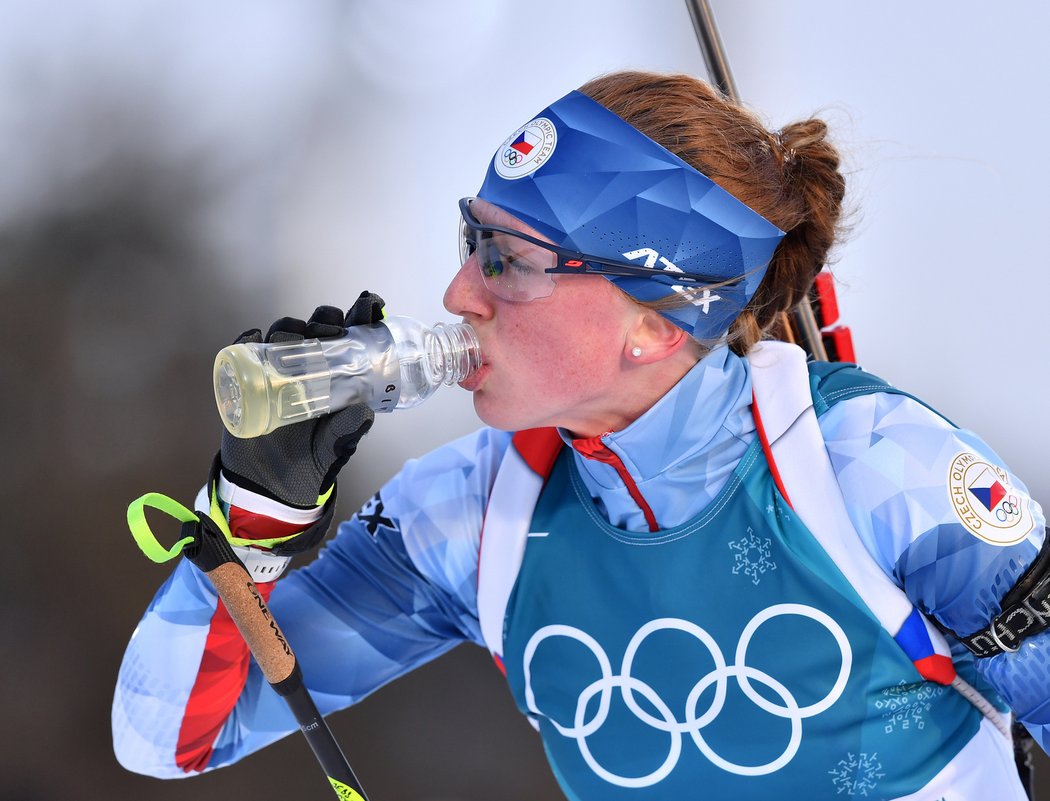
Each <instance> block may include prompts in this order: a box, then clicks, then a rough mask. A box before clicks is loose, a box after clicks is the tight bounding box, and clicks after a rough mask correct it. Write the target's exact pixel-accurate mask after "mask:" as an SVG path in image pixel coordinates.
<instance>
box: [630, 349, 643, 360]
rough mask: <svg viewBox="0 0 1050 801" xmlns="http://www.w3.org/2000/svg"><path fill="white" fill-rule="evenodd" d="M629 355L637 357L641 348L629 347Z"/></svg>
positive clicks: (640, 352) (640, 353)
mask: <svg viewBox="0 0 1050 801" xmlns="http://www.w3.org/2000/svg"><path fill="white" fill-rule="evenodd" d="M631 355H632V356H634V357H635V358H636V359H637V358H638V357H639V356H641V355H642V349H641V348H631Z"/></svg>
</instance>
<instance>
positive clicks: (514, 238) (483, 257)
mask: <svg viewBox="0 0 1050 801" xmlns="http://www.w3.org/2000/svg"><path fill="white" fill-rule="evenodd" d="M474 200H476V198H472V197H465V198H463V199H462V200H460V201H459V213H460V215H461V217H462V220H461V222H460V227H459V259H460V265H463V264H466V262H467V259H469V258H470V257H471V256H476V257H477V261H478V269H480V270H481V278H482V280H483V281H484V283H485V287H486V288H487V289H488V290H489V291H490V292H491V293H492V294H494V295H496V297H499V298H502V299H503V300H510V301H517V302H524V301H529V300H536V299H537V298H547V297H550V296H551V294H552V293H553V292H554V287H555V284H554V279H553V277H552V276H554V275H585V274H592V275H617V276H622V277H628V278H657V277H659V278H662V279H663V280H664V281H666V280H667V279H668V272H669V271H668V270H664V269H660V268H658V267H642V266H640V265H637V264H625V263H623V262H619V261H611V260H609V259H603V258H600V257H598V256H589V255H587V254H584V253H577V252H576V251H573V250H567V249H566V248H561V247H558V246H557V245H552V244H551V243H549V242H544V241H543V240H541V239H537V238H535V237H532V236H529V235H528V234H523V233H522V232H521V231H515V230H514V229H512V228H504V227H502V226H499V225H484V224H482V223H481V222H479V221H478V219H477V217H475V216H474V213H473V211H471V208H470V206H471V203H473V202H474ZM673 275H674V283H675V284H683V285H688V286H696V287H703V286H726V285H727V284H730V283H735V282H736V281H738V280H740V279H733V280H731V281H726V280H725V279H722V278H712V277H710V276H704V275H694V274H691V273H683V272H679V271H674V272H673Z"/></svg>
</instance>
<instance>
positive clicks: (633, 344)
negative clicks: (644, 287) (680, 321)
mask: <svg viewBox="0 0 1050 801" xmlns="http://www.w3.org/2000/svg"><path fill="white" fill-rule="evenodd" d="M688 342H689V335H688V334H686V332H685V331H683V330H682V329H681V328H679V327H678V326H677V325H675V324H674V323H672V322H671V321H670V320H668V319H667V318H666V317H663V316H661V315H660V314H657V313H656V312H655V311H653V310H652V309H645V310H644V311H643V312H642V314H640V315H639V316H638V319H637V320H636V322H635V324H634V325H633V326H632V327H631V330H630V331H628V332H627V338H626V340H625V341H624V348H623V355H624V358H625V359H627V361H629V362H631V363H633V364H652V363H653V362H658V361H661V360H663V359H666V358H667V357H668V356H672V355H674V354H675V353H678V351H680V350H681V349H682V348H684V347H685V346H686V345H687V344H688ZM639 351H640V353H639ZM636 354H637V355H636Z"/></svg>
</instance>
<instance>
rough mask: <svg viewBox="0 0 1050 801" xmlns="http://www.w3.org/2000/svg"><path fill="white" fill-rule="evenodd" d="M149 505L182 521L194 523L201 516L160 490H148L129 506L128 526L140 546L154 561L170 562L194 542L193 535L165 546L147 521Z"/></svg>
mask: <svg viewBox="0 0 1050 801" xmlns="http://www.w3.org/2000/svg"><path fill="white" fill-rule="evenodd" d="M147 506H148V507H149V508H150V509H157V510H158V511H161V512H164V513H165V514H167V515H170V516H171V517H174V518H175V519H176V520H178V521H179V522H180V523H193V522H196V521H198V520H199V518H198V517H197V515H196V514H194V513H193V512H192V511H190V510H189V509H187V508H186V507H185V506H183V505H182V504H181V503H179V502H178V501H176V500H173V499H172V498H169V497H168V496H167V495H161V494H160V493H159V492H147V493H146V494H145V495H143V496H142V497H141V498H136V499H135V500H133V501H132V502H131V504H130V505H129V506H128V528H130V529H131V535H132V536H133V537H134V538H135V542H137V543H138V546H139V548H140V549H141V550H142V552H143V553H144V554H146V556H148V557H149V558H150V559H152V560H153V561H154V562H158V563H160V562H168V561H170V560H172V559H174V558H175V557H177V556H178V555H179V554H181V553H182V549H183V548H185V547H186V546H187V545H189V544H190V543H191V542H193V537H183V538H182V539H181V540H179V541H178V542H176V543H175V544H174V545H172V546H171V547H170V548H165V547H164V546H163V545H161V544H160V542H159V541H158V540H157V538H156V536H154V534H153V532H152V531H151V530H150V527H149V524H148V523H147V522H146V507H147Z"/></svg>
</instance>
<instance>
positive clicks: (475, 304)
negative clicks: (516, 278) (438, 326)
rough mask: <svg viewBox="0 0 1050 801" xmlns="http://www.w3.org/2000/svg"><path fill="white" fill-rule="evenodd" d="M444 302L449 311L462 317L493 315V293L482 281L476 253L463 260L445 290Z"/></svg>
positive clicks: (486, 316) (487, 316)
mask: <svg viewBox="0 0 1050 801" xmlns="http://www.w3.org/2000/svg"><path fill="white" fill-rule="evenodd" d="M442 303H444V304H445V308H446V309H447V310H448V311H450V312H451V313H452V314H455V315H458V316H460V317H480V318H483V319H485V318H489V317H491V316H492V302H491V295H490V294H489V291H488V290H487V289H486V288H485V285H484V284H483V283H482V280H481V270H480V269H479V268H478V261H477V256H476V255H474V254H472V255H471V256H470V258H468V259H467V260H466V261H465V262H463V266H462V267H460V268H459V272H458V273H456V275H455V276H454V277H453V278H452V281H451V283H449V285H448V288H447V289H446V290H445V296H444V297H443V298H442Z"/></svg>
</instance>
